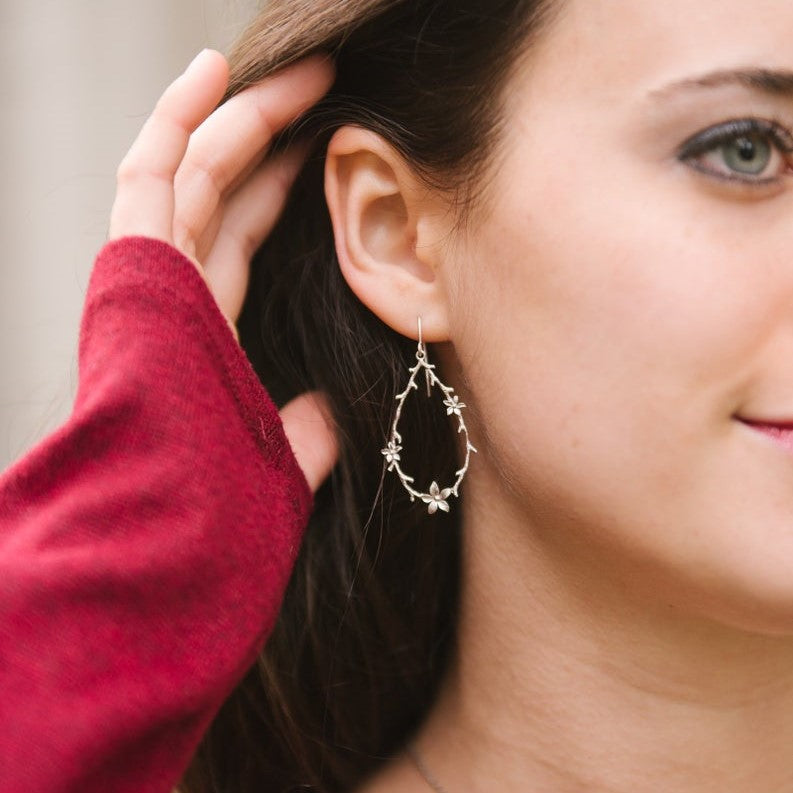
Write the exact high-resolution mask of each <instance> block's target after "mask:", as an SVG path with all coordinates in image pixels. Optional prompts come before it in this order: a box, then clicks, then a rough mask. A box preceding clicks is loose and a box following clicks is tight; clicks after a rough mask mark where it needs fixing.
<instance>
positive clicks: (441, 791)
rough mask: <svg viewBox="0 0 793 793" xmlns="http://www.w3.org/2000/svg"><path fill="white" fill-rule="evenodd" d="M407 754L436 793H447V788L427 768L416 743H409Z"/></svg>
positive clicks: (406, 748) (406, 749)
mask: <svg viewBox="0 0 793 793" xmlns="http://www.w3.org/2000/svg"><path fill="white" fill-rule="evenodd" d="M405 754H407V756H408V757H409V758H410V759H411V760H412V761H413V765H415V766H416V769H417V770H418V772H419V773H420V774H421V776H423V777H424V781H425V782H426V783H427V784H428V785H429V786H430V787H431V788H432V789H433V790H434V791H436V793H446V788H444V787H443V785H441V783H440V782H438V780H437V779H436V778H435V776H434V775H433V773H432V772H431V771H430V770H429V768H427V765H426V763H425V762H424V760H423V759H422V757H421V755H420V754H419V750H418V749H417V748H416V744H415V743H412V742H411V743H408V744H407V746H406V747H405Z"/></svg>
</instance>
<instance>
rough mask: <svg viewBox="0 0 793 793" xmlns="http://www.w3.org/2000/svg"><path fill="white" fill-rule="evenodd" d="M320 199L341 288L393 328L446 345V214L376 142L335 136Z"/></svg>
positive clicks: (373, 136)
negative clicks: (332, 240) (331, 235)
mask: <svg viewBox="0 0 793 793" xmlns="http://www.w3.org/2000/svg"><path fill="white" fill-rule="evenodd" d="M325 198H326V200H327V203H328V209H329V210H330V217H331V221H332V223H333V232H334V236H335V240H336V254H337V256H338V259H339V265H340V267H341V270H342V274H343V275H344V278H345V280H346V281H347V283H348V284H349V286H350V288H351V289H352V291H353V292H354V293H355V294H356V295H357V296H358V298H359V299H360V300H361V302H362V303H364V305H366V306H367V307H368V308H369V309H370V310H371V311H372V312H374V313H375V314H376V315H377V316H378V317H380V319H381V320H383V322H385V323H386V324H387V325H389V326H390V327H391V328H393V329H394V330H396V331H397V332H398V333H401V334H402V335H404V336H408V337H409V338H413V339H417V338H418V317H419V316H420V317H421V335H422V338H423V340H424V341H427V342H433V341H446V340H447V339H448V338H449V335H448V331H449V327H448V325H449V323H448V315H447V299H448V298H447V294H446V290H445V289H444V281H443V278H442V277H441V271H440V268H441V264H442V262H443V250H444V248H443V245H442V241H443V240H444V239H445V238H446V235H447V234H448V224H449V218H448V212H447V211H446V210H445V207H444V205H443V202H442V201H441V200H440V199H439V198H438V197H437V196H434V195H433V194H432V193H431V191H429V190H428V189H427V188H426V186H424V185H423V184H422V183H421V182H420V180H419V179H418V177H417V176H416V175H415V174H414V173H413V171H412V170H411V169H410V167H409V166H408V165H407V163H406V162H405V160H404V158H403V157H402V156H401V155H400V154H399V153H398V152H397V151H396V149H394V147H393V146H391V144H389V143H388V142H387V141H386V140H385V139H384V138H383V137H382V136H381V135H378V134H377V133H376V132H372V131H371V130H367V129H363V128H362V127H355V126H344V127H341V128H340V129H338V130H337V131H336V132H335V134H334V135H333V137H332V138H331V140H330V143H329V144H328V150H327V156H326V161H325Z"/></svg>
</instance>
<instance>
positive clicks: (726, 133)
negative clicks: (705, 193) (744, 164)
mask: <svg viewBox="0 0 793 793" xmlns="http://www.w3.org/2000/svg"><path fill="white" fill-rule="evenodd" d="M752 135H754V136H756V137H760V138H764V139H766V140H768V141H769V142H770V143H771V144H772V145H773V146H774V148H776V149H777V151H779V152H780V153H781V154H782V156H783V157H784V158H786V159H789V155H790V154H791V152H793V134H791V133H790V131H789V130H788V129H787V127H785V126H784V124H783V123H782V122H781V121H779V120H777V119H764V118H741V119H731V120H730V121H726V122H724V123H723V124H718V125H716V126H714V127H710V128H709V129H706V130H705V131H704V132H700V133H698V134H696V135H694V136H692V137H691V138H688V139H687V140H686V141H684V142H683V144H682V145H681V146H680V148H679V149H678V154H677V156H678V159H679V160H680V161H681V162H687V161H689V160H692V159H694V158H696V157H698V156H701V155H703V154H708V153H709V152H712V151H716V150H717V149H718V148H719V146H723V145H724V144H725V143H732V142H734V141H735V140H738V139H739V138H744V137H748V136H752ZM693 167H695V168H696V169H697V170H698V171H701V172H703V173H706V174H708V175H709V176H713V177H715V178H717V179H722V180H724V181H726V182H738V183H740V184H742V185H747V186H749V187H766V186H768V185H769V184H774V183H775V182H778V181H779V179H778V177H769V178H764V179H752V178H744V177H741V176H727V175H725V174H723V173H719V172H717V171H713V170H711V169H709V168H704V167H702V166H697V165H694V166H693Z"/></svg>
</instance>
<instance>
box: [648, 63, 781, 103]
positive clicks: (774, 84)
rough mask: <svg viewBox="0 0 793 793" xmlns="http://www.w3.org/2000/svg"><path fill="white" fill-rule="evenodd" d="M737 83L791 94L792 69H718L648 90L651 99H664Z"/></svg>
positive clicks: (776, 92)
mask: <svg viewBox="0 0 793 793" xmlns="http://www.w3.org/2000/svg"><path fill="white" fill-rule="evenodd" d="M725 85H738V86H743V87H744V88H750V89H752V90H754V91H759V92H761V93H764V94H772V95H775V96H786V97H789V96H793V70H786V69H780V70H774V69H720V70H718V71H715V72H709V73H708V74H703V75H700V76H699V77H689V78H687V79H685V80H678V81H676V82H674V83H670V84H669V85H666V86H664V87H663V88H657V89H655V90H653V91H650V92H649V94H648V96H650V97H652V98H653V99H666V98H668V97H669V96H671V95H674V94H677V93H681V92H687V91H691V90H694V89H702V88H721V87H722V86H725Z"/></svg>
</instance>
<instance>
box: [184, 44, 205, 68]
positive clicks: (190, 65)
mask: <svg viewBox="0 0 793 793" xmlns="http://www.w3.org/2000/svg"><path fill="white" fill-rule="evenodd" d="M207 52H209V47H204V49H203V50H201V52H199V53H198V55H196V56H195V58H193V60H192V61H190V63H189V64H188V65H187V68H186V69H185V71H186V72H187V71H189V70H190V69H192V68H193V66H195V64H196V63H197V62H198V61H200V60H201V58H203V57H204V55H205V53H207Z"/></svg>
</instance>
